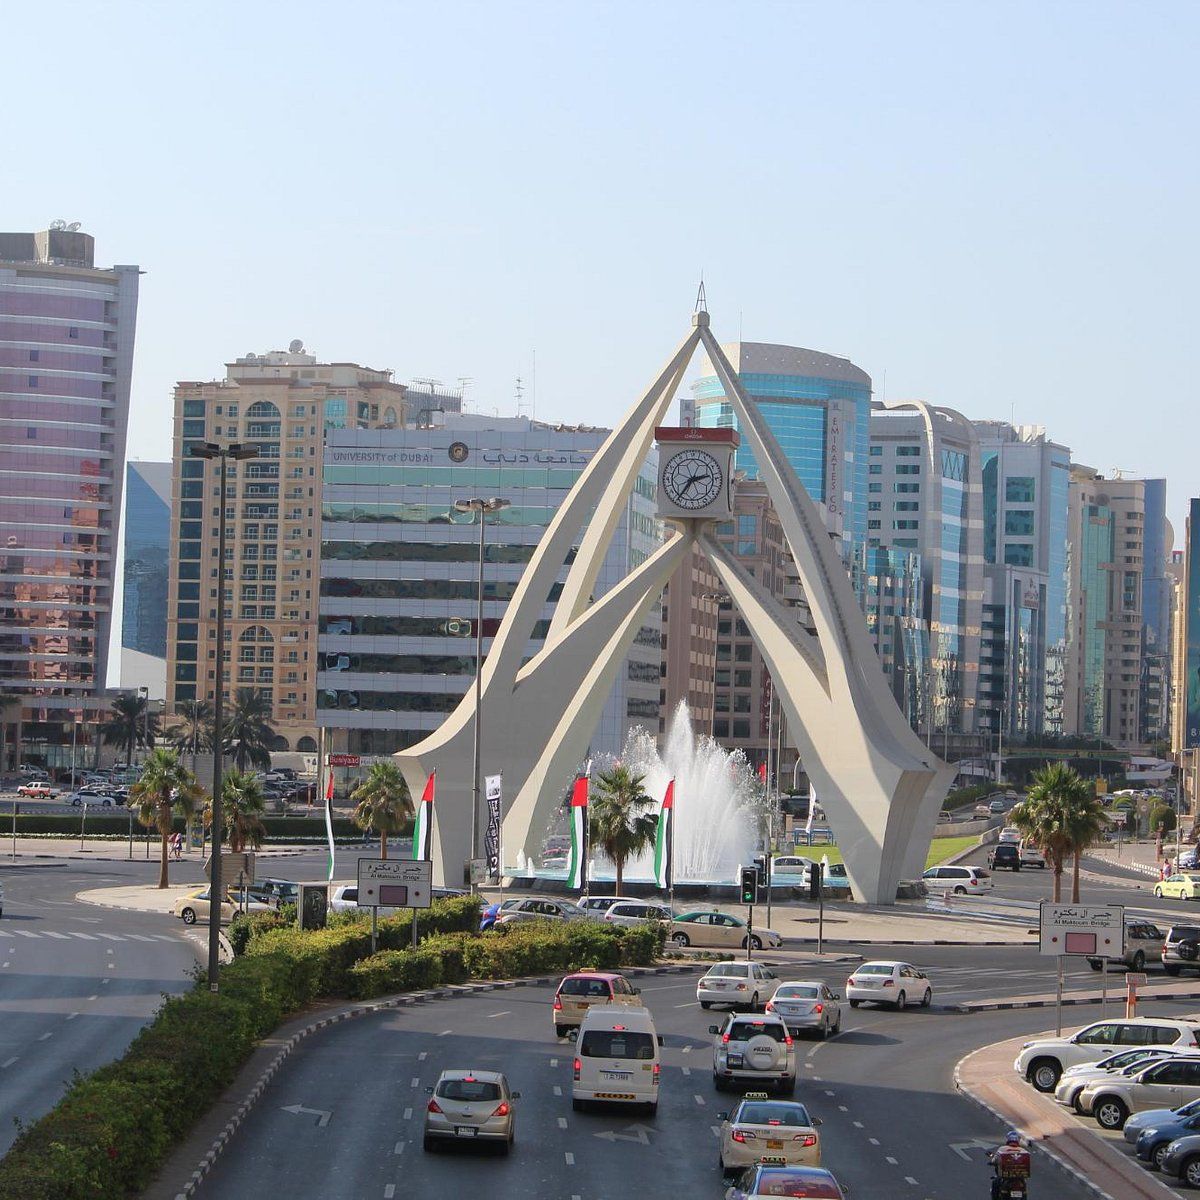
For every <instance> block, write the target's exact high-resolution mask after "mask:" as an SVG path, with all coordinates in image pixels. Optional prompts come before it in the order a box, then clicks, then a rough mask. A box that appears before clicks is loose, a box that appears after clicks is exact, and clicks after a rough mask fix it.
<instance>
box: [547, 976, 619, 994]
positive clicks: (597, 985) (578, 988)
mask: <svg viewBox="0 0 1200 1200" xmlns="http://www.w3.org/2000/svg"><path fill="white" fill-rule="evenodd" d="M558 990H559V992H560V993H561V994H562V995H564V996H605V997H607V996H608V991H609V989H608V980H606V979H586V978H580V977H578V976H576V977H574V978H571V979H564V980H563V981H562V987H560V988H559V989H558Z"/></svg>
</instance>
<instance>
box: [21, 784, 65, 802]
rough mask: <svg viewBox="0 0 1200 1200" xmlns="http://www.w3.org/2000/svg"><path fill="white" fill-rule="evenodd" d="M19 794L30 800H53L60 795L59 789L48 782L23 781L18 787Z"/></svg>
mask: <svg viewBox="0 0 1200 1200" xmlns="http://www.w3.org/2000/svg"><path fill="white" fill-rule="evenodd" d="M17 795H18V796H26V797H28V798H29V799H30V800H53V799H54V797H55V796H57V795H58V789H57V788H52V787H51V786H50V785H49V784H48V783H23V784H21V786H20V787H19V788H17Z"/></svg>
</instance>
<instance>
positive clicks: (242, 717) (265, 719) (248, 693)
mask: <svg viewBox="0 0 1200 1200" xmlns="http://www.w3.org/2000/svg"><path fill="white" fill-rule="evenodd" d="M270 718H271V703H270V701H269V700H267V698H266V697H265V696H264V695H263V694H262V693H261V692H258V691H255V690H254V688H238V690H237V696H236V697H235V698H234V701H233V711H232V712H229V713H226V714H225V715H224V720H223V724H224V729H222V731H221V733H222V738H221V740H222V742H223V743H224V747H225V753H226V754H229V755H231V756H232V757H233V761H234V762H235V763H236V764H237V769H238V770H239V771H245V770H246V768H247V767H250V766H254V767H270V765H271V746H272V745H273V744H274V742H275V738H276V733H275V730H274V729H272V728H271V723H270Z"/></svg>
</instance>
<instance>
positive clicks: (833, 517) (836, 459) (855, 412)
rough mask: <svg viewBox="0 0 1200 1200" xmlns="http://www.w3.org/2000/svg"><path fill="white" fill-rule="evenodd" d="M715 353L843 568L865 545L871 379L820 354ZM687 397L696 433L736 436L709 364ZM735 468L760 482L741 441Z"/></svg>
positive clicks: (756, 346)
mask: <svg viewBox="0 0 1200 1200" xmlns="http://www.w3.org/2000/svg"><path fill="white" fill-rule="evenodd" d="M721 348H722V350H723V351H724V352H725V356H726V357H727V358H728V359H729V363H730V366H732V367H733V369H734V370H735V371H736V372H737V375H738V379H739V381H740V382H741V384H742V387H743V388H744V389H745V391H746V394H747V395H748V396H749V398H750V400H751V402H752V403H754V404H756V405H757V406H758V408H759V410H760V411H761V413H762V415H763V417H764V418H765V420H766V422H767V424H768V426H769V427H770V429H771V432H772V433H773V434H774V435H775V438H776V440H777V441H778V442H779V445H780V447H781V448H782V449H783V452H784V454H786V455H787V458H788V461H789V462H790V463H791V465H792V467H793V468H794V469H795V471H796V474H797V475H798V476H799V477H800V482H801V483H803V484H804V487H805V490H806V491H807V492H808V494H809V496H811V497H812V499H813V500H814V501H816V502H817V503H818V504H819V505H821V507H822V510H823V516H824V518H825V527H826V528H827V529H828V530H829V532H830V533H832V534H835V535H836V536H838V537H840V538H841V539H842V540H843V542H844V544H845V552H844V553H843V557H844V558H845V559H846V560H847V561H848V560H849V557H850V550H851V548H852V547H853V546H855V545H858V544H860V543H861V542H862V541H863V540H864V539H865V537H866V528H867V505H866V486H867V444H868V440H869V436H870V420H871V377H870V376H869V375H868V374H867V373H866V372H865V371H864V370H862V368H861V367H856V366H855V365H854V364H853V363H852V362H851V361H850V360H849V359H847V358H837V357H835V356H834V355H832V354H823V353H821V352H820V351H819V350H802V349H800V348H799V347H796V346H777V345H771V344H769V343H765V342H735V343H733V344H732V345H728V346H722V347H721ZM692 397H693V399H692V409H693V410H694V415H695V423H696V424H697V425H702V426H716V427H724V428H733V429H737V427H738V425H737V418H736V417H735V416H734V415H733V405H732V404H731V403H730V401H729V399H728V397H727V396H726V395H725V392H724V389H723V388H722V386H721V381H720V380H719V379H718V378H717V374H716V371H715V370H714V369H713V367H712V364H711V363H710V362H709V361H708V360H707V358H705V359H704V360H703V361H702V362H701V366H700V378H699V379H697V380H696V382H695V383H694V384H693V385H692ZM684 415H685V423H686V417H687V416H688V413H687V412H685V414H684ZM735 466H736V469H737V470H739V471H744V472H745V474H746V478H747V479H757V478H758V463H757V462H756V461H755V458H754V451H753V450H752V449H751V447H750V446H749V445H748V444H747V443H746V442H745V441H743V442H742V444H741V446H740V447H739V448H738V452H737V458H736V460H735Z"/></svg>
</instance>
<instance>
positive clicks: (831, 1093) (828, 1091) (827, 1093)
mask: <svg viewBox="0 0 1200 1200" xmlns="http://www.w3.org/2000/svg"><path fill="white" fill-rule="evenodd" d="M825 1095H827V1096H832V1095H833V1092H831V1091H830V1090H829V1089H828V1088H826V1089H825Z"/></svg>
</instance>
